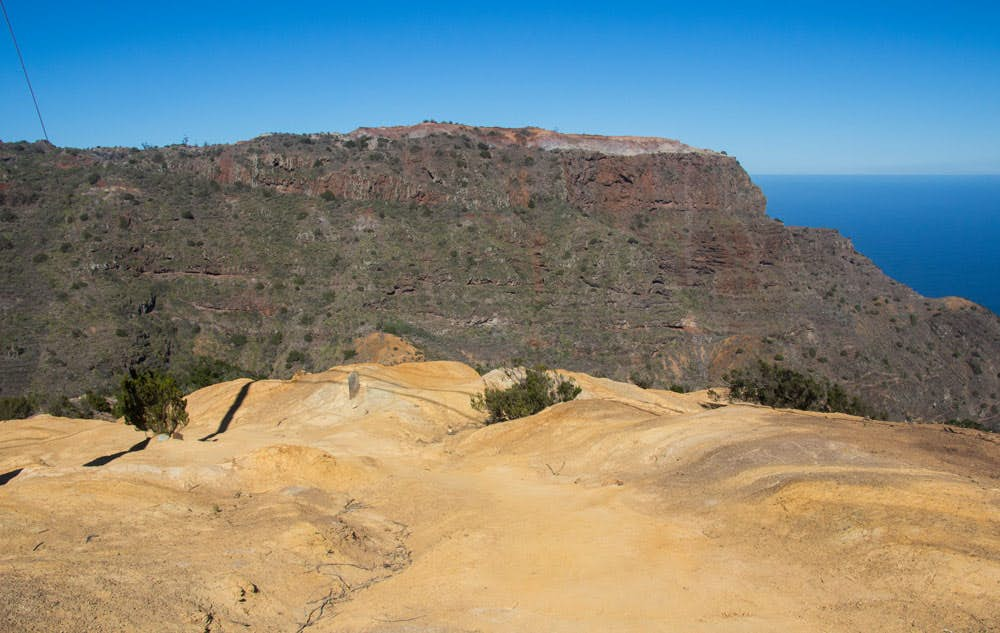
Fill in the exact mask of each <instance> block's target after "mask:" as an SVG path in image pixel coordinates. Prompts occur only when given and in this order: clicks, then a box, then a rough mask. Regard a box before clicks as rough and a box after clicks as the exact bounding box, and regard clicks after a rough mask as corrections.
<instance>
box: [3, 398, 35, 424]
mask: <svg viewBox="0 0 1000 633" xmlns="http://www.w3.org/2000/svg"><path fill="white" fill-rule="evenodd" d="M37 408H38V403H37V402H35V399H34V398H32V397H31V396H8V397H5V398H0V420H20V419H22V418H27V417H29V416H31V415H32V414H33V413H34V412H35V410H36V409H37Z"/></svg>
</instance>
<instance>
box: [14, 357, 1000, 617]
mask: <svg viewBox="0 0 1000 633" xmlns="http://www.w3.org/2000/svg"><path fill="white" fill-rule="evenodd" d="M352 370H354V371H357V372H358V373H359V375H360V384H361V388H360V391H359V393H358V395H357V396H356V397H355V398H354V399H351V398H350V397H349V394H348V388H347V384H346V379H347V374H348V373H349V372H350V371H352ZM570 375H571V376H572V377H573V378H574V379H575V380H576V381H577V382H578V383H579V384H580V385H581V386H582V387H583V393H582V394H581V395H580V397H579V398H578V399H576V400H574V401H573V402H570V403H566V404H562V405H558V406H556V407H553V408H550V409H548V410H546V411H543V412H542V413H540V414H538V415H536V416H533V417H530V418H525V419H521V420H516V421H513V422H509V423H504V424H499V425H495V426H490V427H482V426H480V425H479V414H477V413H476V412H475V411H474V410H472V409H471V408H470V406H469V397H470V395H471V394H472V393H475V392H476V391H478V390H480V389H481V388H482V385H483V382H482V379H481V378H480V377H479V376H478V374H477V373H476V372H475V371H473V370H472V369H471V368H470V367H468V366H465V365H462V364H459V363H451V362H432V363H412V364H402V365H398V366H395V367H382V366H377V365H367V364H363V365H355V366H351V367H339V368H335V369H332V370H330V371H327V372H323V373H319V374H303V375H300V376H298V377H297V378H296V379H294V380H291V381H277V380H265V381H256V382H251V381H247V380H238V381H234V382H230V383H224V384H220V385H215V386H213V387H209V388H206V389H203V390H201V391H199V392H197V393H194V394H192V395H191V396H190V397H189V407H188V408H189V411H190V412H191V424H190V425H189V426H188V427H187V428H186V429H184V439H183V440H168V441H162V442H158V441H155V440H154V441H152V442H150V443H148V445H147V446H146V447H145V448H144V449H142V450H139V449H136V450H134V451H133V452H125V451H127V450H128V449H129V448H132V447H135V445H136V444H137V443H139V441H140V440H142V439H143V436H142V434H139V433H136V432H134V431H131V430H130V429H129V428H128V427H125V426H122V425H119V424H113V423H106V422H97V421H90V420H67V419H58V418H50V417H47V416H39V417H36V418H32V419H28V420H21V421H14V422H5V423H3V431H4V433H3V437H2V439H0V475H3V476H2V477H0V481H3V485H0V537H2V539H3V542H4V544H5V545H4V548H3V551H2V552H0V629H3V630H17V631H52V630H83V629H86V630H88V631H95V632H100V631H120V630H137V631H216V632H217V631H233V630H267V631H289V632H292V631H302V630H304V629H307V630H309V631H381V632H390V631H394V632H403V631H440V632H450V631H456V632H457V631H468V630H478V631H529V630H530V631H543V630H544V631H608V630H615V631H650V630H657V631H706V632H707V631H712V632H729V631H732V632H737V631H774V630H782V631H803V632H805V631H818V630H823V631H858V630H865V631H871V630H879V631H887V632H894V631H912V630H923V631H930V630H949V631H955V632H958V631H970V632H971V631H976V632H982V631H991V630H997V628H1000V607H998V605H997V603H996V600H995V597H996V595H997V593H998V591H1000V470H998V464H1000V447H998V445H997V443H996V441H995V437H994V436H992V435H990V434H985V433H979V432H974V431H965V430H957V431H953V430H949V429H947V428H945V427H941V426H936V425H905V424H891V423H873V422H868V421H864V420H861V419H857V418H844V417H837V416H832V415H821V414H805V413H801V412H794V411H786V412H782V411H774V410H770V409H765V408H762V407H752V406H745V405H730V406H725V407H722V408H716V409H707V408H704V407H703V406H702V404H703V403H704V394H687V395H679V394H674V393H671V392H660V391H655V390H642V389H639V388H637V387H634V386H632V385H628V384H623V383H616V382H614V381H610V380H607V379H601V378H592V377H590V376H587V375H585V374H570ZM199 438H204V439H205V441H199Z"/></svg>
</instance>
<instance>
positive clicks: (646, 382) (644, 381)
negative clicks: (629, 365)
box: [628, 372, 653, 389]
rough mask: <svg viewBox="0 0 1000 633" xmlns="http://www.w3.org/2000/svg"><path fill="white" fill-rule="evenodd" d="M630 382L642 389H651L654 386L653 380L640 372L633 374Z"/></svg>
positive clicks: (629, 377) (630, 375)
mask: <svg viewBox="0 0 1000 633" xmlns="http://www.w3.org/2000/svg"><path fill="white" fill-rule="evenodd" d="M628 379H629V382H631V383H632V384H633V385H635V386H636V387H639V388H640V389H649V388H650V387H652V386H653V378H652V377H651V376H647V375H645V374H640V373H638V372H632V373H631V374H629V376H628Z"/></svg>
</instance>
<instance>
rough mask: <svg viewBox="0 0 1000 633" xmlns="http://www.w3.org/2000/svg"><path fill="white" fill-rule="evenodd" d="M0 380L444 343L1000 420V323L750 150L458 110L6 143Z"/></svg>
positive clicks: (286, 367) (269, 363) (621, 374)
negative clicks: (783, 199)
mask: <svg viewBox="0 0 1000 633" xmlns="http://www.w3.org/2000/svg"><path fill="white" fill-rule="evenodd" d="M0 196H2V198H0V204H2V205H3V206H2V214H3V219H4V222H3V223H2V224H0V229H2V241H0V246H3V250H0V257H2V258H3V259H2V265H3V271H4V272H3V274H4V279H5V281H6V282H7V283H5V288H4V290H3V292H2V294H0V309H2V310H3V317H4V318H3V323H2V325H0V336H2V342H3V349H4V350H5V355H4V357H3V358H0V388H2V389H3V393H4V395H7V394H12V393H23V392H26V391H29V390H34V391H41V390H43V389H45V390H48V389H50V388H51V387H54V388H55V390H56V391H59V392H68V391H69V390H70V389H76V390H77V392H79V391H82V388H84V387H87V388H90V387H93V388H100V387H106V386H107V385H108V384H109V381H110V379H111V378H112V377H113V376H114V375H116V374H118V373H120V372H122V371H124V369H125V368H126V367H127V366H129V365H134V364H137V363H138V364H140V365H142V364H163V363H167V364H169V365H171V366H172V367H174V368H175V369H178V370H183V369H184V368H185V367H188V366H190V365H191V364H192V363H193V362H194V359H195V358H196V357H210V358H214V359H218V360H223V361H226V362H228V363H232V364H234V365H237V366H240V367H243V368H246V369H252V370H254V371H257V372H260V373H267V374H274V375H286V374H290V373H291V372H292V371H294V370H295V369H296V368H299V367H303V366H305V367H307V368H310V369H318V368H324V367H327V366H330V365H332V364H334V363H335V362H339V361H342V360H343V358H344V356H345V355H346V356H350V354H351V351H352V350H353V349H354V346H355V343H354V341H355V339H357V338H359V337H363V336H365V335H367V334H368V333H370V332H372V331H373V330H377V329H378V330H382V331H387V332H390V333H395V334H399V335H401V336H403V337H404V338H406V339H408V340H411V341H413V342H415V343H416V344H418V345H419V346H420V347H421V348H422V349H423V350H424V351H425V352H426V353H427V354H428V356H429V357H432V358H433V357H439V358H441V357H443V358H456V359H461V360H465V361H467V362H471V363H479V364H481V365H484V366H492V365H495V364H497V363H500V362H511V361H521V362H545V363H548V364H551V365H559V366H563V367H574V368H579V369H583V370H588V371H592V372H599V373H603V374H607V375H610V376H614V377H617V378H628V377H632V378H633V379H635V380H638V381H640V382H642V381H653V382H654V383H656V384H660V385H669V384H675V383H676V384H683V385H685V386H688V387H695V386H706V385H710V384H718V383H719V381H720V379H721V376H722V374H723V373H724V372H725V371H727V370H728V369H729V368H732V367H735V366H740V365H743V364H745V363H748V362H752V361H753V359H756V358H763V359H766V360H771V361H774V360H776V359H780V360H778V362H781V363H784V364H787V365H789V366H792V367H795V368H798V369H799V370H803V371H811V372H815V373H817V374H820V375H825V376H828V377H830V378H833V379H835V380H837V381H840V382H842V383H845V385H847V386H848V387H849V388H850V389H851V390H853V391H856V392H858V393H860V394H861V395H863V396H864V397H866V398H867V399H869V400H871V401H872V402H873V403H875V404H876V405H877V406H878V407H879V408H882V409H885V411H886V412H887V413H889V414H890V415H893V416H895V417H904V416H905V417H913V418H929V419H948V418H951V417H964V418H974V419H977V420H984V421H987V422H989V421H996V420H998V419H1000V416H998V414H997V406H998V401H997V399H996V396H997V393H998V391H1000V384H998V382H1000V381H998V372H1000V367H998V366H996V362H997V361H996V360H995V359H996V358H998V357H1000V354H997V352H998V351H1000V325H998V321H997V318H996V316H995V315H993V314H992V313H990V312H989V311H987V310H985V309H984V308H981V307H979V306H976V305H974V304H971V303H969V302H965V301H962V300H932V299H926V298H924V297H921V296H919V295H917V294H916V293H914V292H913V291H912V290H910V289H909V288H906V287H904V286H902V285H900V284H898V283H896V282H894V281H893V280H891V279H889V278H887V277H886V276H885V275H883V274H882V273H881V272H880V271H879V270H878V269H877V268H876V267H875V266H874V265H872V263H871V262H870V261H869V260H868V259H866V258H865V257H864V256H863V255H861V254H859V253H857V252H856V251H855V250H854V249H853V247H852V246H851V244H850V243H849V242H848V241H847V240H845V239H844V238H842V237H841V236H839V235H838V234H837V233H835V232H832V231H825V230H815V229H804V228H795V227H785V226H783V225H782V224H780V223H779V222H777V221H774V220H772V219H770V218H768V217H767V216H766V215H765V199H764V196H763V195H762V193H761V192H760V190H759V189H758V188H757V187H756V186H754V185H753V183H752V182H751V181H750V179H749V177H748V176H747V174H746V173H745V172H744V171H743V169H742V168H741V167H740V166H739V164H738V163H737V162H736V160H734V159H733V158H731V157H728V156H725V155H722V154H717V153H714V152H709V151H706V150H699V149H695V148H691V147H688V146H686V145H683V144H681V143H678V142H676V141H668V140H664V139H649V138H636V137H594V136H580V135H560V134H556V133H552V132H547V131H544V130H538V129H534V128H525V129H522V130H509V129H500V128H471V127H466V126H457V125H450V124H422V125H419V126H413V127H405V128H383V129H361V130H357V131H355V132H352V133H351V134H347V135H312V136H291V135H271V136H267V137H261V138H258V139H254V140H252V141H248V142H242V143H237V144H235V145H231V146H213V147H202V148H196V147H184V146H172V147H166V148H157V149H149V150H144V151H137V150H126V149H97V150H90V151H84V150H70V149H58V148H54V147H51V146H47V145H42V144H36V145H26V144H7V145H3V146H0Z"/></svg>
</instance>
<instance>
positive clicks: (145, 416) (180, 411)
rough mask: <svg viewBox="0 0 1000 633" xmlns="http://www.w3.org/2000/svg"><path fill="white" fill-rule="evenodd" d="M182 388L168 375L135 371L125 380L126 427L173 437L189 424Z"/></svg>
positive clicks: (122, 393) (122, 397) (121, 404)
mask: <svg viewBox="0 0 1000 633" xmlns="http://www.w3.org/2000/svg"><path fill="white" fill-rule="evenodd" d="M185 404H186V403H185V401H184V398H183V394H182V393H181V390H180V388H179V387H178V386H177V383H176V382H175V381H174V378H173V376H170V375H169V374H164V373H159V372H152V371H145V372H142V373H136V372H135V371H134V370H132V371H130V372H129V375H128V376H126V377H125V378H124V379H122V386H121V391H120V393H119V396H118V406H119V411H120V413H121V414H122V415H124V416H125V422H126V424H131V425H132V426H134V427H135V428H137V429H139V430H141V431H152V432H153V433H166V434H168V435H169V434H171V433H173V432H174V430H176V429H177V428H178V427H181V426H184V425H185V424H187V423H188V414H187V411H186V410H185V408H184V407H185Z"/></svg>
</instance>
